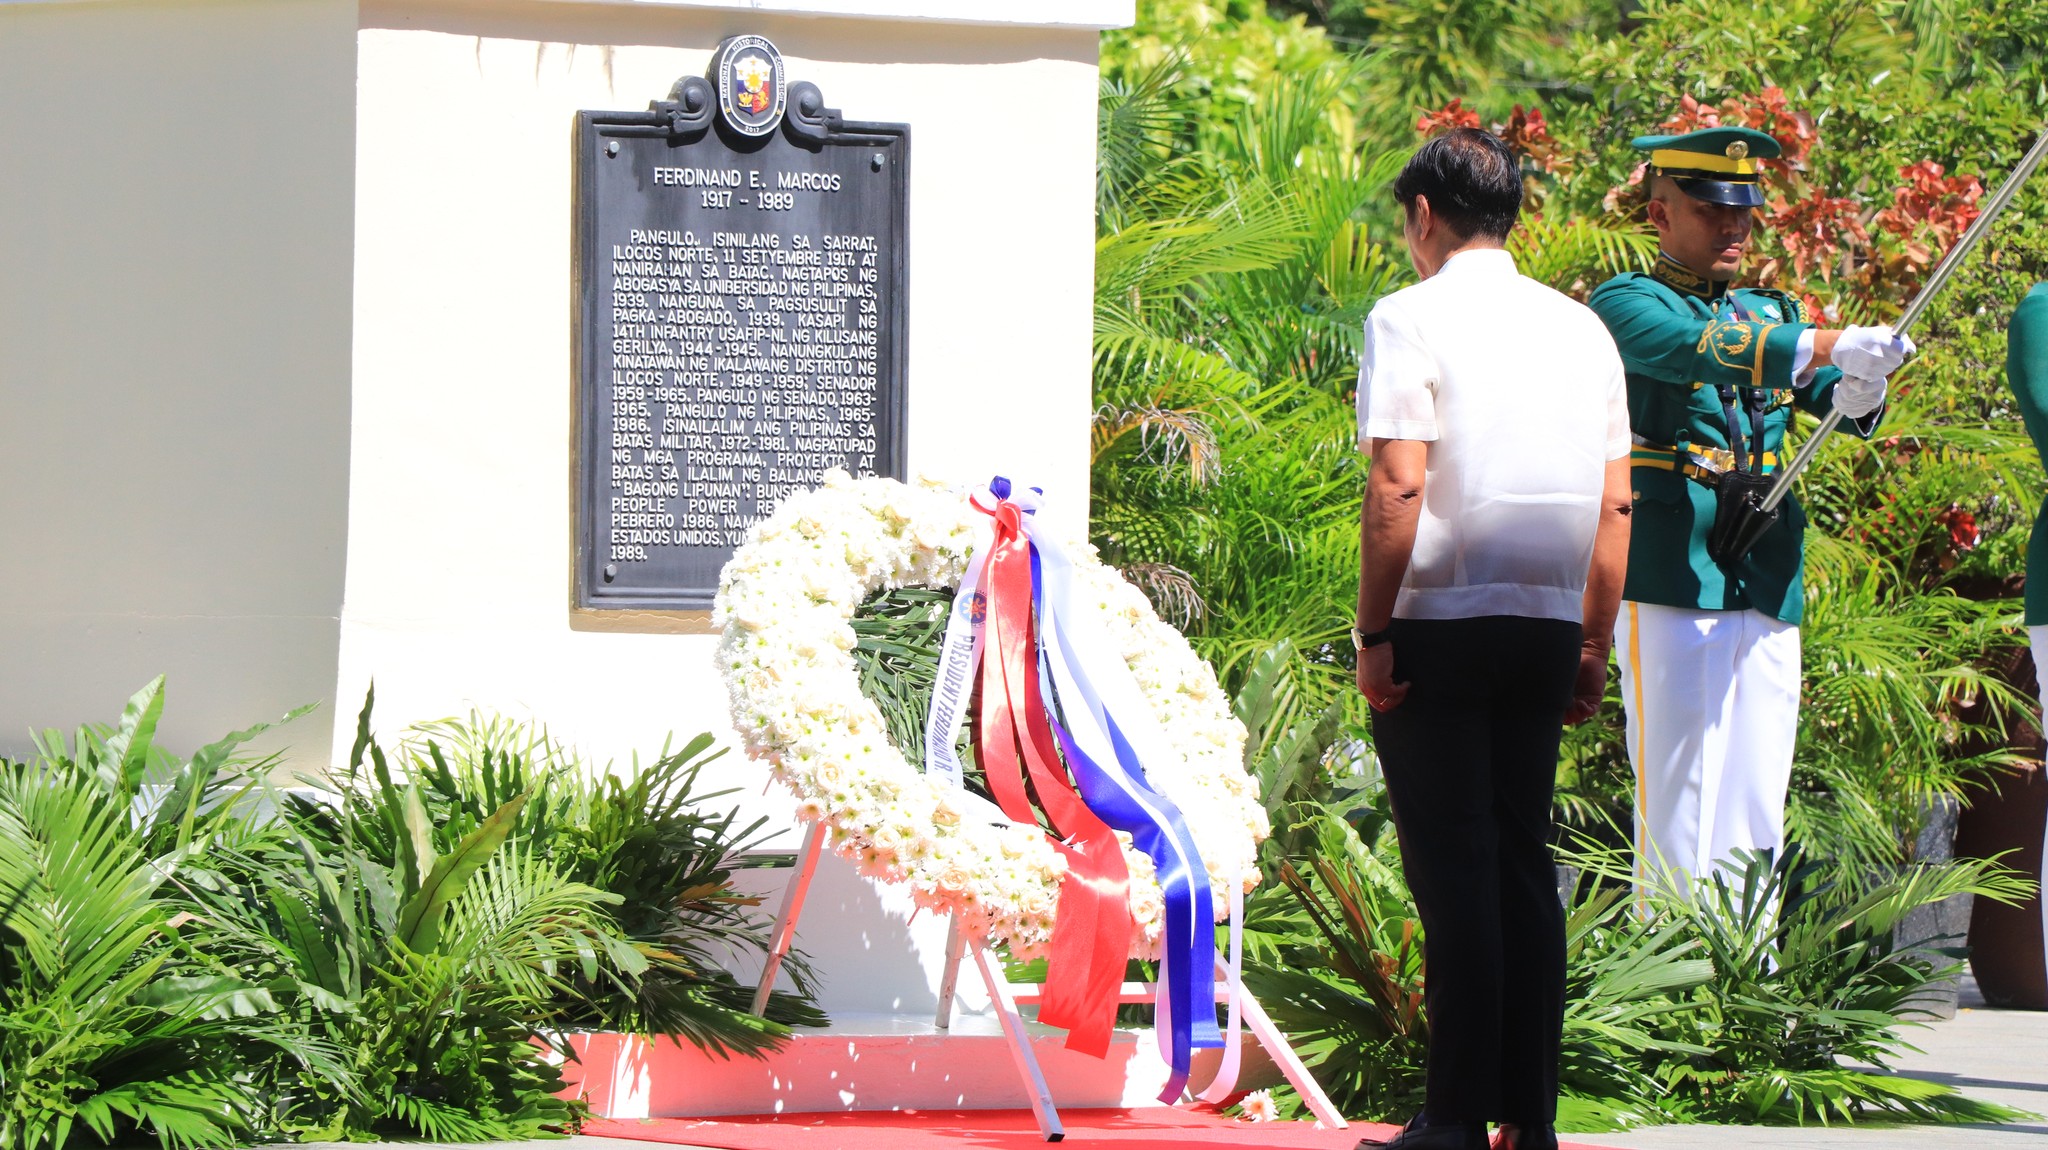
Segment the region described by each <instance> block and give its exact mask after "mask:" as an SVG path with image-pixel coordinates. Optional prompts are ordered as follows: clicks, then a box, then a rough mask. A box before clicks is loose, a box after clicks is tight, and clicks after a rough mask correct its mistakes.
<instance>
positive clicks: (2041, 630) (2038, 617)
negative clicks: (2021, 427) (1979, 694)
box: [2005, 283, 2048, 700]
mask: <svg viewBox="0 0 2048 1150" xmlns="http://www.w3.org/2000/svg"><path fill="white" fill-rule="evenodd" d="M2005 340H2006V343H2005V348H2006V354H2005V379H2006V382H2007V383H2009V384H2011V385H2012V393H2013V397H2014V398H2015V399H2017V400H2018V401H2019V407H2020V417H2021V418H2022V419H2024V420H2026V421H2027V434H2028V435H2030V436H2032V437H2033V439H2034V450H2035V451H2038V452H2040V453H2041V454H2042V455H2043V456H2044V457H2048V283H2038V284H2035V285H2034V290H2032V291H2030V292H2028V293H2027V295H2026V298H2025V299H2022V300H2021V301H2020V306H2019V308H2018V309H2017V310H2015V311H2014V312H2013V313H2012V326H2011V327H2008V328H2007V329H2006V331H2005ZM2027 638H2028V639H2029V640H2031V641H2032V644H2033V647H2034V675H2035V677H2036V679H2037V680H2038V681H2039V682H2040V684H2041V698H2042V699H2044V700H2048V502H2043V503H2042V505H2041V513H2040V514H2039V515H2037V516H2036V517H2035V518H2034V533H2033V535H2032V536H2031V537H2030V538H2029V539H2028V541H2027Z"/></svg>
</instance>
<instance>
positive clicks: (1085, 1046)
mask: <svg viewBox="0 0 2048 1150" xmlns="http://www.w3.org/2000/svg"><path fill="white" fill-rule="evenodd" d="M993 514H994V517H995V521H996V535H995V546H994V547H993V548H992V549H991V550H990V552H989V558H988V562H987V563H986V564H985V565H984V566H983V568H982V585H981V588H980V590H981V593H982V594H983V595H984V596H985V597H986V599H987V612H988V614H987V619H986V622H985V623H984V624H983V627H984V630H983V638H982V652H983V654H982V663H981V725H980V726H981V729H980V735H979V737H978V740H977V742H976V745H975V754H976V756H977V757H978V758H979V759H980V760H981V770H982V774H983V775H984V776H986V778H987V779H988V786H989V790H990V792H991V793H993V794H994V796H995V800H996V804H997V805H998V806H1000V807H1001V808H1002V809H1003V813H1004V814H1006V815H1008V816H1010V817H1011V818H1012V819H1014V820H1016V821H1017V822H1020V823H1027V824H1034V825H1035V824H1036V823H1037V821H1038V816H1037V814H1036V813H1035V812H1034V811H1033V810H1032V809H1031V794H1032V793H1035V794H1036V795H1037V798H1038V803H1039V806H1040V807H1042V808H1043V809H1044V810H1045V814H1046V817H1047V819H1048V820H1049V821H1050V822H1051V824H1052V833H1051V835H1049V836H1048V837H1049V838H1051V839H1052V845H1053V849H1055V850H1057V851H1059V852H1060V854H1061V855H1062V856H1064V857H1065V858H1066V860H1067V873H1066V876H1065V877H1064V878H1063V879H1062V880H1061V882H1060V900H1059V907H1058V911H1057V914H1058V917H1057V919H1055V921H1054V923H1053V931H1052V953H1051V955H1050V957H1049V958H1048V959H1047V962H1046V976H1045V996H1044V997H1043V998H1042V999H1041V1000H1040V1003H1039V1008H1038V1018H1039V1021H1041V1022H1044V1023H1047V1024H1048V1025H1051V1026H1058V1027H1062V1028H1064V1029H1065V1030H1066V1032H1067V1047H1068V1049H1070V1050H1075V1051H1078V1052H1080V1053H1083V1054H1092V1055H1094V1056H1096V1057H1098V1058H1100V1057H1103V1056H1105V1055H1107V1054H1108V1053H1109V1039H1110V1034H1111V1032H1112V1031H1113V1030H1114V1029H1115V1025H1116V1008H1117V997H1118V995H1119V993H1120V992H1121V990H1122V986H1123V979H1124V965H1125V961H1126V959H1128V958H1129V955H1130V945H1131V927H1132V921H1131V902H1130V883H1131V876H1130V870H1129V868H1128V867H1127V866H1126V865H1125V863H1124V854H1123V848H1122V846H1121V844H1119V843H1118V841H1117V837H1116V832H1114V831H1112V830H1110V828H1109V826H1108V825H1107V824H1105V823H1104V822H1103V821H1102V820H1101V819H1099V818H1097V817H1096V816H1095V813H1094V812H1093V811H1091V810H1089V809H1088V804H1087V803H1085V802H1084V801H1082V799H1081V796H1080V794H1079V793H1078V792H1077V791H1076V790H1075V788H1074V782H1073V779H1072V778H1071V777H1069V775H1068V774H1067V769H1066V766H1065V764H1064V763H1063V762H1062V761H1061V760H1060V756H1059V751H1058V748H1057V745H1056V743H1055V742H1054V739H1053V734H1052V727H1051V725H1050V723H1049V722H1048V720H1047V718H1046V710H1045V700H1044V699H1043V697H1041V695H1040V694H1039V689H1038V688H1039V684H1038V658H1037V652H1038V646H1037V641H1036V635H1035V627H1036V620H1035V619H1034V617H1033V614H1032V594H1031V541H1030V540H1029V539H1028V538H1026V536H1025V535H1024V529H1023V512H1022V510H1021V509H1020V508H1018V506H1017V505H1016V504H1014V503H1011V502H1009V501H1008V500H1004V501H1003V502H1002V503H1000V504H998V505H997V507H996V510H995V512H994V513H993ZM1027 770H1028V772H1029V774H1030V780H1031V781H1030V790H1029V791H1027V790H1026V786H1025V781H1024V776H1025V772H1026V771H1027Z"/></svg>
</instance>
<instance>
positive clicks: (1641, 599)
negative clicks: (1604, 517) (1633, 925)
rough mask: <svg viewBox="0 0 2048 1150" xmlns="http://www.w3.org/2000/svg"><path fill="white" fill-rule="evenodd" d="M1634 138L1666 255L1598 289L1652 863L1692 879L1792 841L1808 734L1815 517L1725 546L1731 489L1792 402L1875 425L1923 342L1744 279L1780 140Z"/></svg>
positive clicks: (1642, 812)
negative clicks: (1619, 393)
mask: <svg viewBox="0 0 2048 1150" xmlns="http://www.w3.org/2000/svg"><path fill="white" fill-rule="evenodd" d="M1634 145H1635V146H1636V147H1637V148H1639V149H1642V150H1644V151H1647V152H1649V154H1650V155H1649V172H1648V179H1649V181H1650V197H1651V198H1650V203H1649V207H1648V215H1649V219H1650V222H1651V224H1652V225H1654V226H1655V227H1656V229H1657V232H1658V238H1659V242H1660V251H1659V253H1658V257H1657V262H1656V265H1655V267H1654V268H1653V269H1652V270H1651V271H1649V272H1648V273H1630V274H1627V275H1621V276H1616V277H1615V278H1614V279H1611V280H1609V281H1608V282H1606V283H1604V284H1602V285H1600V287H1599V288H1598V289H1597V290H1595V291H1594V293H1593V296H1592V299H1591V300H1590V301H1588V302H1589V303H1590V304H1591V305H1592V308H1593V310H1594V311H1595V312H1596V313H1598V314H1599V316H1600V318H1601V319H1602V320H1603V321H1604V322H1605V323H1606V324H1607V328H1608V331H1609V332H1611V333H1612V334H1613V336H1614V342H1615V344H1616V345H1617V346H1618V347H1619V348H1620V349H1621V358H1622V363H1623V365H1624V366H1625V368H1626V369H1627V377H1628V405H1629V422H1630V426H1631V430H1632V433H1633V440H1634V443H1635V450H1634V452H1633V454H1632V455H1631V456H1630V465H1631V466H1630V480H1631V483H1630V486H1631V487H1632V489H1633V491H1634V495H1635V516H1634V519H1635V522H1634V525H1633V529H1632V533H1631V534H1632V540H1631V542H1630V545H1629V557H1628V579H1627V584H1626V586H1625V588H1624V590H1623V592H1622V599H1623V604H1622V611H1621V616H1620V618H1619V619H1618V620H1617V622H1616V626H1615V644H1616V649H1617V651H1618V654H1619V659H1618V661H1619V663H1620V666H1621V688H1622V703H1623V705H1624V707H1625V708H1626V710H1627V712H1628V750H1629V758H1630V760H1631V762H1632V763H1633V765H1634V767H1635V774H1636V811H1635V815H1636V819H1635V821H1636V852H1637V873H1638V876H1639V879H1640V878H1644V877H1646V875H1647V871H1648V870H1650V869H1657V870H1662V871H1665V872H1668V873H1670V874H1672V875H1674V876H1676V880H1677V882H1678V883H1679V884H1680V885H1683V883H1684V882H1685V880H1686V878H1687V877H1688V876H1691V875H1695V874H1704V873H1707V872H1709V871H1711V870H1712V869H1713V868H1714V867H1716V866H1717V865H1721V864H1724V863H1726V862H1727V861H1728V859H1729V856H1730V854H1731V853H1732V852H1733V851H1735V850H1738V849H1745V848H1747V849H1758V848H1773V849H1775V848H1777V847H1779V846H1780V845H1781V844H1782V841H1783V838H1784V809H1785V789H1786V785H1787V783H1788V781H1789V779H1790V776H1791V771H1792V748H1793V740H1794V737H1795V735H1796V733H1797V730H1798V713H1799V710H1798V709H1799V681H1800V680H1799V626H1798V625H1799V618H1800V613H1801V609H1802V606H1803V603H1802V589H1801V582H1800V567H1801V560H1802V556H1803V550H1802V548H1803V541H1802V533H1803V532H1804V530H1805V527H1806V517H1805V514H1804V513H1803V512H1802V511H1801V510H1800V508H1799V505H1798V503H1797V502H1796V501H1794V500H1792V499H1789V498H1788V499H1787V500H1786V501H1785V502H1784V504H1783V505H1781V507H1780V508H1779V513H1778V518H1777V521H1776V522H1775V523H1773V524H1772V525H1771V526H1770V528H1769V529H1768V530H1767V531H1765V532H1764V534H1763V535H1762V536H1761V538H1760V539H1759V540H1758V541H1757V542H1756V543H1755V545H1754V546H1753V547H1751V548H1750V549H1749V550H1748V551H1747V553H1745V554H1740V555H1733V556H1730V555H1721V556H1719V557H1718V558H1717V557H1716V556H1714V555H1710V554H1709V543H1708V541H1709V535H1710V531H1711V529H1712V528H1713V526H1714V522H1715V516H1716V512H1717V507H1718V505H1719V502H1720V500H1721V497H1722V496H1723V495H1725V494H1726V493H1727V492H1729V491H1732V490H1735V489H1736V488H1737V487H1738V485H1740V484H1742V483H1745V482H1756V481H1757V480H1755V478H1754V477H1756V476H1767V475H1769V474H1770V473H1771V472H1772V471H1774V470H1775V469H1776V468H1777V467H1778V466H1779V463H1780V461H1781V460H1782V459H1784V458H1786V457H1787V454H1788V453H1786V451H1785V442H1784V441H1785V433H1786V429H1787V428H1788V427H1790V426H1791V423H1792V418H1793V410H1794V409H1795V408H1797V409H1800V410H1804V411H1809V412H1813V413H1815V414H1825V413H1826V412H1827V411H1828V410H1829V409H1830V408H1831V407H1832V408H1838V409H1840V410H1841V412H1842V414H1843V416H1844V418H1845V425H1847V426H1850V427H1852V428H1853V430H1854V431H1855V432H1856V433H1858V434H1860V435H1864V436H1868V435H1869V434H1870V432H1871V430H1872V428H1873V427H1874V426H1875V424H1876V422H1877V419H1878V418H1879V415H1880V414H1881V409H1882V407H1883V404H1884V392H1885V380H1886V377H1888V376H1889V375H1890V374H1891V372H1892V371H1893V370H1894V369H1896V368H1897V367H1898V365H1899V364H1900V362H1902V361H1903V360H1904V358H1905V356H1906V355H1907V353H1909V352H1910V351H1911V350H1912V345H1911V343H1910V342H1909V341H1907V340H1906V339H1904V338H1903V337H1900V336H1895V335H1893V333H1892V332H1891V330H1890V329H1889V328H1884V327H1851V328H1845V329H1839V330H1837V329H1827V328H1821V327H1818V326H1816V325H1814V324H1813V323H1812V322H1811V321H1810V319H1809V317H1808V316H1807V314H1806V310H1805V308H1804V307H1803V306H1802V305H1801V303H1800V301H1799V300H1798V299H1797V298H1796V297H1794V296H1792V295H1789V294H1787V293H1785V292H1780V291H1769V290H1764V289H1757V288H1731V283H1732V281H1733V280H1734V278H1735V275H1736V273H1737V272H1738V271H1739V270H1740V268H1741V265H1742V258H1743V255H1744V254H1745V252H1746V250H1747V248H1748V246H1749V241H1750V234H1751V228H1752V226H1753V222H1754V216H1753V213H1752V209H1754V208H1756V207H1758V206H1760V205H1761V204H1762V203H1763V195H1762V192H1761V190H1760V189H1759V188H1758V186H1757V169H1758V165H1757V161H1758V160H1762V159H1770V158H1774V157H1776V156H1777V155H1778V153H1779V148H1778V143H1777V141H1776V140H1774V139H1772V138H1771V137H1770V136H1768V135H1766V134H1764V133H1762V132H1758V131H1754V130H1751V129H1748V128H1707V129H1703V130H1701V131H1697V132H1690V133H1687V134H1685V135H1678V136H1644V137H1639V138H1638V139H1636V140H1635V141H1634ZM1739 472H1747V473H1749V474H1748V475H1747V476H1736V477H1735V478H1733V479H1727V478H1724V477H1728V476H1731V475H1734V474H1735V473H1739ZM1589 639H1590V636H1589Z"/></svg>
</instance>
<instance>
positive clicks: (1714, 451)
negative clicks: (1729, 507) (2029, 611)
mask: <svg viewBox="0 0 2048 1150" xmlns="http://www.w3.org/2000/svg"><path fill="white" fill-rule="evenodd" d="M1587 302H1588V303H1589V304H1590V305H1591V306H1592V308H1593V311H1594V312H1596V313H1597V314H1598V315H1599V316H1600V319H1601V320H1602V321H1603V322H1605V323H1606V324H1607V330H1608V332H1609V333H1611V334H1612V335H1613V336H1614V342H1615V344H1616V346H1617V347H1619V348H1620V349H1621V361H1622V365H1623V366H1624V368H1626V370H1627V377H1628V410H1629V424H1630V427H1631V430H1632V431H1633V433H1634V438H1635V443H1636V448H1635V450H1634V451H1633V452H1632V453H1631V455H1630V468H1629V477H1630V486H1631V488H1632V489H1633V491H1634V493H1635V516H1634V523H1633V524H1632V525H1631V527H1630V529H1629V548H1628V579H1627V582H1626V584H1625V585H1624V586H1623V589H1622V597H1623V598H1625V599H1629V600H1632V601H1635V602H1639V603H1655V604H1660V605H1663V606H1667V607H1684V608H1689V609H1693V610H1704V611H1739V610H1743V609H1746V608H1755V609H1756V610H1758V611H1761V612H1763V613H1764V614H1766V615H1769V616H1771V617H1773V618H1776V619H1780V620H1782V621H1784V622H1787V623H1794V624H1796V623H1798V622H1799V620H1800V616H1801V615H1802V614H1803V613H1804V610H1805V591H1804V585H1803V583H1802V581H1801V578H1800V568H1801V566H1802V564H1803V560H1804V558H1805V552H1804V547H1805V530H1806V513H1805V511H1804V510H1802V509H1801V508H1800V506H1799V501H1798V500H1797V499H1794V498H1791V497H1789V496H1788V497H1787V498H1786V499H1785V501H1784V503H1783V504H1781V505H1780V508H1779V510H1780V514H1779V516H1778V522H1777V523H1775V524H1773V525H1772V526H1771V528H1770V529H1769V530H1768V531H1767V532H1765V533H1764V536H1763V538H1762V539H1760V540H1758V541H1757V544H1756V546H1755V547H1754V548H1752V549H1751V551H1750V553H1749V554H1748V555H1747V556H1745V557H1744V558H1743V560H1742V561H1741V562H1740V563H1739V564H1735V565H1733V566H1730V567H1728V568H1725V569H1724V568H1723V567H1721V566H1720V565H1719V564H1717V563H1715V562H1714V561H1713V560H1712V559H1710V558H1708V557H1707V532H1708V529H1709V528H1711V527H1712V526H1713V524H1714V508H1715V496H1714V489H1713V486H1712V483H1713V479H1714V473H1715V472H1716V471H1725V470H1730V469H1732V463H1733V457H1732V455H1731V453H1730V451H1729V446H1730V437H1729V434H1728V424H1729V419H1728V415H1729V412H1728V409H1727V407H1726V406H1724V403H1723V394H1722V390H1721V389H1722V387H1723V386H1724V385H1725V386H1727V387H1729V388H1732V389H1733V392H1734V400H1735V402H1734V408H1735V411H1734V416H1735V423H1736V426H1737V427H1739V428H1740V429H1741V432H1742V442H1743V447H1744V451H1743V460H1744V466H1745V467H1748V466H1751V465H1752V463H1753V456H1752V454H1751V452H1752V451H1753V450H1754V442H1755V441H1754V439H1753V436H1754V434H1755V428H1754V427H1753V426H1752V423H1753V422H1754V421H1755V416H1754V412H1755V411H1756V410H1757V409H1759V408H1760V409H1761V411H1762V415H1761V420H1760V422H1761V425H1762V430H1763V448H1764V452H1765V456H1764V469H1765V471H1766V473H1770V472H1774V471H1776V469H1777V467H1778V466H1779V464H1781V463H1784V462H1789V461H1790V455H1789V453H1787V452H1785V430H1786V428H1788V427H1789V426H1791V423H1792V409H1793V408H1794V407H1795V406H1796V407H1799V408H1802V409H1804V410H1806V411H1809V412H1812V413H1814V414H1815V415H1825V414H1826V413H1827V412H1828V411H1829V410H1830V409H1831V405H1832V398H1833V394H1834V389H1835V382H1836V381H1837V380H1839V379H1840V378H1841V377H1842V373H1841V372H1840V371H1838V370H1837V369H1835V368H1832V367H1824V368H1821V369H1819V370H1817V371H1814V372H1813V373H1812V374H1811V375H1810V376H1809V377H1808V378H1807V380H1806V381H1805V382H1804V383H1803V384H1801V383H1796V382H1795V381H1794V380H1793V379H1792V362H1793V359H1794V358H1795V356H1796V353H1797V350H1798V346H1799V337H1800V334H1801V333H1802V332H1804V331H1806V330H1807V329H1808V328H1810V327H1812V326H1813V325H1812V324H1810V323H1808V322H1807V319H1806V311H1805V308H1804V307H1803V306H1802V305H1801V304H1800V302H1799V300H1798V299H1797V297H1794V296H1791V295H1788V294H1786V293H1784V292H1779V291H1769V290H1764V289H1759V288H1738V289H1736V290H1734V291H1729V290H1728V288H1727V285H1726V284H1723V283H1715V282H1712V281H1709V280H1707V279H1705V278H1703V277H1701V276H1698V275H1696V274H1694V273H1693V272H1692V271H1691V270H1690V269H1687V268H1686V267H1684V266H1682V265H1680V264H1678V263H1677V262H1676V261H1674V260H1672V259H1671V258H1670V257H1668V256H1661V255H1660V256H1659V257H1658V261H1657V266H1656V267H1655V269H1654V270H1653V271H1651V272H1649V273H1642V272H1630V273H1627V274H1625V275H1619V276H1616V277H1614V278H1613V279H1611V280H1608V281H1607V282H1606V283H1604V284H1601V285H1600V286H1599V287H1598V288H1597V289H1595V290H1594V292H1593V297H1592V299H1590V300H1588V301H1587ZM1882 415H1883V411H1882V409H1880V410H1879V411H1877V412H1874V413H1872V414H1871V415H1870V416H1868V417H1866V418H1864V419H1862V420H1856V421H1845V424H1844V426H1849V425H1850V424H1852V423H1853V424H1854V430H1855V432H1856V433H1857V434H1859V435H1862V436H1865V437H1868V436H1869V435H1870V433H1871V431H1872V430H1873V429H1874V428H1875V427H1876V426H1877V421H1878V419H1879V418H1880V417H1881V416H1882ZM2044 570H2048V568H2044Z"/></svg>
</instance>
